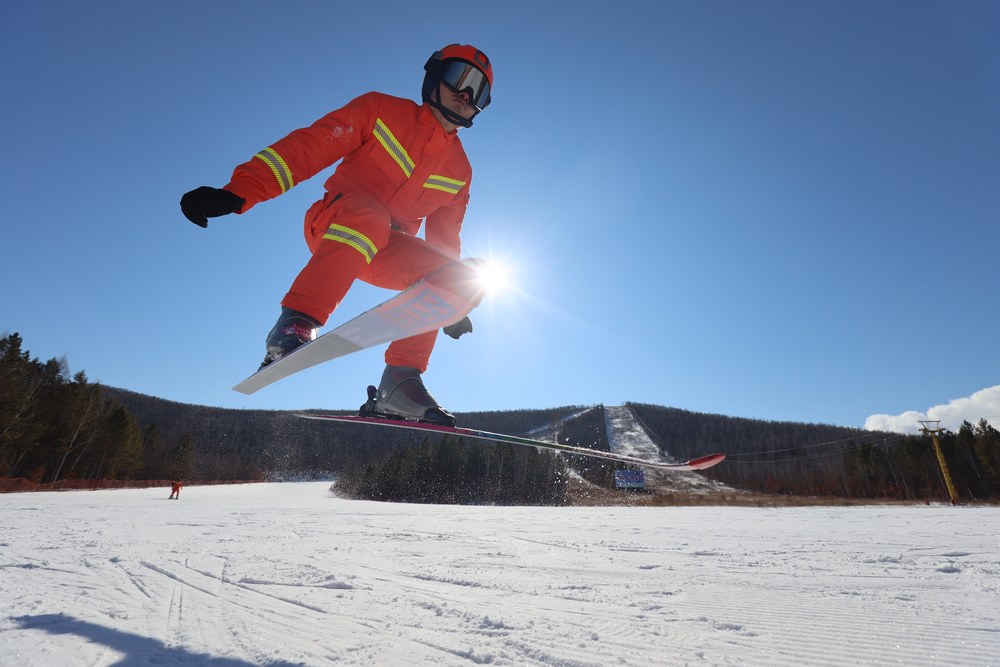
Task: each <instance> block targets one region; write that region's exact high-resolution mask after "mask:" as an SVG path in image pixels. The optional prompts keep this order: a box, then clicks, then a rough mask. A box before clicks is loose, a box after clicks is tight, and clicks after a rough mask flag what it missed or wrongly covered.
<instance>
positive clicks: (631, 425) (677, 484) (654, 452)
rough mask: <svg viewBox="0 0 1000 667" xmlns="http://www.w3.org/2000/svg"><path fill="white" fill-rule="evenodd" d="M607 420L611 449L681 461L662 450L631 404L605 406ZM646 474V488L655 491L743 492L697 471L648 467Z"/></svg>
mask: <svg viewBox="0 0 1000 667" xmlns="http://www.w3.org/2000/svg"><path fill="white" fill-rule="evenodd" d="M604 419H605V422H606V423H607V434H608V445H609V446H610V448H611V451H613V452H617V453H621V454H627V455H629V456H634V457H637V458H641V459H646V460H648V461H660V460H665V461H671V462H673V461H677V460H678V459H676V458H674V457H669V456H664V455H663V454H661V453H660V449H659V447H657V446H656V443H655V442H653V440H652V439H650V437H649V435H648V434H647V433H646V430H645V429H644V428H643V427H642V425H641V424H640V423H639V422H638V421H637V420H636V418H635V415H634V414H633V412H632V410H630V409H629V408H628V407H627V406H605V408H604ZM712 453H714V452H705V454H712ZM723 465H725V464H723ZM645 476H646V488H647V489H651V490H654V491H661V492H671V493H691V494H705V495H707V494H712V493H721V492H725V493H727V494H733V493H739V492H738V491H737V490H735V489H733V488H731V487H729V486H728V485H726V484H723V483H721V482H716V481H714V480H711V479H708V478H707V477H705V476H704V475H702V474H700V473H697V472H670V471H664V470H646V471H645Z"/></svg>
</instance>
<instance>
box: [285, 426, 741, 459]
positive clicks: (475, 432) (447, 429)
mask: <svg viewBox="0 0 1000 667" xmlns="http://www.w3.org/2000/svg"><path fill="white" fill-rule="evenodd" d="M295 416H296V417H301V418H303V419H317V420H321V421H335V422H345V423H349V424H373V425H376V426H388V427H391V428H402V429H408V430H411V431H427V432H431V433H441V434H443V435H454V436H458V437H462V438H472V439H475V440H486V441H490V442H505V443H508V444H511V445H520V446H524V447H537V448H539V449H548V450H551V451H556V452H562V453H563V454H575V455H577V456H587V457H591V458H598V459H604V460H607V461H617V462H619V463H625V464H628V465H633V466H639V467H643V468H652V469H656V470H674V471H690V470H705V469H706V468H711V467H712V466H715V465H718V464H719V463H722V461H723V460H725V458H726V455H725V454H710V455H708V456H702V457H699V458H696V459H691V460H690V461H682V462H679V463H666V462H663V461H647V460H645V459H638V458H635V457H632V456H625V455H621V454H615V453H613V452H602V451H600V450H595V449H587V448H586V447H574V446H572V445H563V444H560V443H558V442H545V441H544V440H534V439H532V438H522V437H519V436H515V435H506V434H503V433H491V432H489V431H480V430H479V429H473V428H462V427H460V426H441V425H439V424H429V423H427V422H420V421H407V420H403V419H389V418H383V417H358V416H353V415H310V414H305V413H300V414H296V415H295Z"/></svg>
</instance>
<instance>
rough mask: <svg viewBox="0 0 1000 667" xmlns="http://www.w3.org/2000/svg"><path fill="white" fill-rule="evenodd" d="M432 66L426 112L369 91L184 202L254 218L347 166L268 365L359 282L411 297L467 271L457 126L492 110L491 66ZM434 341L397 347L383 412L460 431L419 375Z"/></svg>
mask: <svg viewBox="0 0 1000 667" xmlns="http://www.w3.org/2000/svg"><path fill="white" fill-rule="evenodd" d="M424 71H425V75H424V81H423V87H422V91H421V96H422V100H423V104H422V105H418V104H416V103H414V102H412V101H411V100H407V99H402V98H399V97H392V96H389V95H384V94H382V93H376V92H371V93H365V94H364V95H361V96H360V97H358V98H356V99H354V100H352V101H351V102H349V103H348V104H347V105H345V106H344V107H342V108H340V109H336V110H334V111H331V112H330V113H328V114H327V115H325V116H323V117H322V118H320V119H319V120H317V121H316V122H315V123H313V124H312V125H311V126H309V127H306V128H301V129H298V130H295V131H294V132H292V133H291V134H289V135H288V136H286V137H285V138H284V139H281V140H279V141H277V142H275V143H273V144H271V145H270V146H268V147H267V148H265V149H263V150H262V151H260V152H259V153H257V154H256V155H254V156H253V158H251V159H250V160H249V161H248V162H245V163H243V164H241V165H239V166H238V167H236V170H235V171H234V172H233V177H232V179H231V180H230V181H229V183H228V184H227V185H225V186H224V187H223V188H221V189H219V188H213V187H209V186H202V187H200V188H196V189H194V190H192V191H191V192H188V193H187V194H185V195H184V197H183V198H182V199H181V210H182V211H183V213H184V215H185V217H187V218H188V220H190V221H191V222H193V223H195V224H196V225H199V226H201V227H207V226H208V218H212V217H217V216H222V215H227V214H229V213H246V212H247V211H249V210H250V209H251V208H252V207H253V206H254V205H256V204H259V203H260V202H263V201H266V200H268V199H272V198H274V197H277V196H278V195H280V194H283V193H285V192H286V191H288V190H289V189H291V188H292V187H293V186H294V185H296V184H297V183H300V182H302V181H304V180H306V179H308V178H311V177H312V176H314V175H315V174H317V173H318V172H319V171H321V170H323V169H326V168H327V167H330V166H331V165H333V164H335V163H336V162H337V161H339V160H343V161H342V162H341V163H340V164H339V165H338V166H337V168H336V170H335V171H334V173H333V175H332V176H331V177H330V178H329V179H328V180H327V181H326V183H325V188H326V194H325V196H324V197H323V198H322V199H321V200H320V201H317V202H315V203H314V204H313V205H312V206H311V207H310V208H309V210H308V211H307V212H306V217H305V236H306V243H307V244H308V246H309V249H310V251H312V258H311V259H310V260H309V262H308V263H307V264H306V265H305V267H304V268H303V269H302V270H301V272H300V273H299V275H298V277H297V278H296V279H295V281H294V282H293V283H292V286H291V288H290V289H289V291H288V293H287V294H286V295H285V297H284V298H283V299H282V301H281V306H282V308H281V315H280V317H279V318H278V321H277V323H276V324H275V325H274V328H273V329H272V330H271V332H270V334H268V336H267V341H266V348H267V349H266V353H265V357H264V363H263V364H262V367H263V366H265V365H267V364H269V363H271V362H273V361H275V360H277V359H280V358H281V357H282V356H284V355H286V354H288V353H289V352H291V351H292V350H294V349H296V348H297V347H299V346H301V345H303V344H305V343H307V342H309V341H311V340H313V339H315V338H316V336H317V330H318V329H319V328H320V327H321V326H322V325H324V324H326V321H327V318H329V316H330V314H331V313H332V312H333V310H334V309H335V308H336V307H337V305H338V304H339V303H340V301H341V300H342V299H343V297H344V295H345V294H346V293H347V291H348V289H349V288H350V287H351V285H352V284H353V283H354V281H355V280H356V279H358V278H360V279H361V280H363V281H365V282H367V283H370V284H373V285H376V286H379V287H384V288H387V289H393V290H403V289H405V288H407V287H409V286H410V285H413V284H414V283H416V282H418V281H419V280H421V279H423V278H425V277H427V276H428V275H429V274H431V273H435V272H437V271H438V270H439V269H443V268H444V267H452V268H453V267H454V266H456V265H457V266H458V267H465V265H462V264H457V262H458V260H459V258H460V257H461V248H462V243H461V240H460V232H461V230H462V222H463V220H464V217H465V210H466V207H467V206H468V203H469V185H470V183H471V181H472V167H471V165H470V164H469V160H468V157H467V156H466V154H465V150H464V148H463V147H462V142H461V141H460V140H459V138H458V129H459V128H460V127H472V120H473V118H475V116H476V115H477V114H479V113H480V112H481V111H482V110H483V109H485V108H486V106H487V105H488V104H489V103H490V99H491V98H490V93H491V89H492V86H493V68H492V65H491V64H490V61H489V59H488V58H487V57H486V55H485V54H484V53H483V52H482V51H480V50H479V49H477V48H476V47H474V46H470V45H467V44H466V45H462V44H450V45H448V46H446V47H444V48H443V49H441V50H440V51H435V52H434V53H433V54H432V55H431V57H430V58H429V59H428V60H427V62H426V64H425V65H424ZM424 221H426V223H427V224H426V229H425V233H424V238H419V237H417V233H418V232H419V230H420V227H421V225H422V224H423V223H424ZM441 275H447V276H448V277H447V278H445V279H444V280H446V281H447V283H448V284H447V285H445V284H444V283H442V286H445V287H447V288H449V290H451V291H453V292H454V293H456V294H461V295H465V294H468V295H469V299H470V301H475V300H477V297H476V296H475V294H477V293H479V290H478V289H477V287H475V286H474V285H475V280H474V276H472V275H471V269H469V268H459V269H457V270H451V271H447V272H442V273H439V274H438V276H441ZM480 294H481V293H480ZM444 331H445V333H447V334H448V335H450V336H452V337H453V338H458V337H459V336H461V335H462V334H463V333H467V332H469V331H472V324H471V322H470V321H469V319H468V318H465V319H463V320H461V321H459V322H457V323H455V324H453V325H451V326H449V327H446V328H445V329H444ZM436 338H437V331H431V332H428V333H425V334H420V335H417V336H412V337H410V338H404V339H401V340H397V341H395V342H393V343H392V344H391V345H390V346H389V348H388V350H387V351H386V354H385V361H386V368H385V371H384V372H383V374H382V380H381V383H380V385H379V388H378V393H377V401H376V402H377V406H376V409H377V411H378V412H379V413H382V414H387V415H393V416H398V417H403V418H408V419H419V420H422V421H428V422H433V423H437V424H446V425H449V426H451V425H454V423H455V418H454V417H453V416H452V415H451V414H449V413H448V412H447V411H446V410H444V409H443V408H442V407H441V406H440V405H439V404H438V402H437V401H436V400H435V399H434V398H433V396H431V395H430V393H429V392H428V391H427V389H426V388H425V387H424V384H423V380H422V379H421V377H420V376H421V374H422V373H423V372H424V371H426V370H427V363H428V361H429V359H430V355H431V351H432V350H433V349H434V343H435V340H436Z"/></svg>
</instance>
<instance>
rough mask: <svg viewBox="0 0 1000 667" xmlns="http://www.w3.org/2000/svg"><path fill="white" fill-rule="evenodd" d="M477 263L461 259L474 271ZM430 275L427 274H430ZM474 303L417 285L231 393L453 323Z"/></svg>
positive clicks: (427, 282) (437, 288)
mask: <svg viewBox="0 0 1000 667" xmlns="http://www.w3.org/2000/svg"><path fill="white" fill-rule="evenodd" d="M476 261H477V260H463V261H462V264H464V265H466V267H474V266H475V262H476ZM432 275H433V274H432ZM476 301H477V299H476V298H472V299H470V298H469V296H468V295H462V294H456V293H454V292H452V291H450V290H447V289H445V288H443V287H441V286H439V285H436V284H434V282H432V278H429V279H426V280H422V281H420V282H418V283H416V284H415V285H413V286H411V287H409V288H407V289H406V290H404V291H402V292H400V293H399V294H397V295H395V296H394V297H392V298H391V299H389V300H388V301H385V302H384V303H382V304H380V305H378V306H375V307H374V308H372V309H371V310H368V311H366V312H364V313H362V314H361V315H358V316H357V317H355V318H354V319H353V320H350V321H349V322H346V323H344V324H341V325H340V326H339V327H337V328H336V329H334V330H333V331H330V332H328V333H325V334H323V335H322V336H320V337H318V338H317V339H316V340H313V341H310V342H308V343H306V344H305V345H303V346H301V347H298V348H296V349H294V350H292V351H291V352H290V353H288V354H286V355H285V356H283V357H281V358H280V359H278V360H276V361H273V362H271V363H270V364H268V365H267V366H264V367H263V368H261V369H260V370H258V371H257V372H256V373H254V374H253V375H251V376H250V377H248V378H247V379H245V380H243V381H242V382H240V383H239V384H237V385H236V386H235V387H233V390H234V391H238V392H240V393H241V394H252V393H254V392H256V391H258V390H259V389H263V388H264V387H266V386H268V385H269V384H272V383H273V382H277V381H278V380H281V379H283V378H286V377H288V376H289V375H294V374H295V373H298V372H299V371H302V370H305V369H307V368H311V367H313V366H315V365H317V364H321V363H323V362H325V361H330V360H331V359H336V358H337V357H343V356H345V355H348V354H351V353H352V352H357V351H358V350H364V349H366V348H369V347H372V346H375V345H380V344H382V343H389V342H392V341H394V340H399V339H400V338H409V337H410V336H416V335H417V334H422V333H426V332H428V331H433V330H435V329H440V328H441V327H444V326H448V325H449V324H454V323H455V322H457V321H459V320H460V319H462V318H463V317H465V316H466V315H467V314H468V313H469V311H470V310H472V308H473V307H474V305H475V303H476Z"/></svg>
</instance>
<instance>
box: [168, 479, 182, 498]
mask: <svg viewBox="0 0 1000 667" xmlns="http://www.w3.org/2000/svg"><path fill="white" fill-rule="evenodd" d="M182 486H184V484H183V483H182V482H181V481H180V480H176V481H175V482H174V483H173V486H171V487H170V497H169V498H168V499H167V500H180V499H181V487H182Z"/></svg>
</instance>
